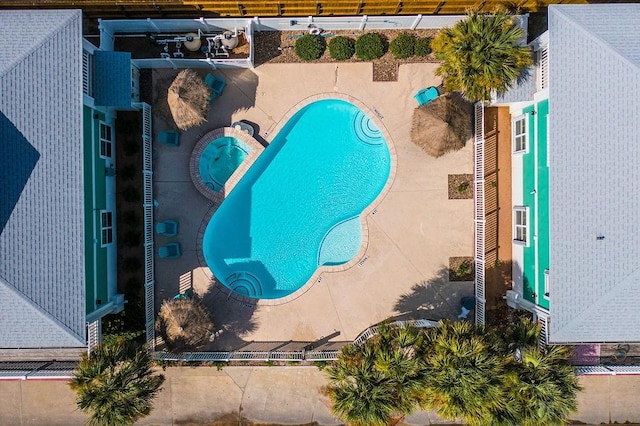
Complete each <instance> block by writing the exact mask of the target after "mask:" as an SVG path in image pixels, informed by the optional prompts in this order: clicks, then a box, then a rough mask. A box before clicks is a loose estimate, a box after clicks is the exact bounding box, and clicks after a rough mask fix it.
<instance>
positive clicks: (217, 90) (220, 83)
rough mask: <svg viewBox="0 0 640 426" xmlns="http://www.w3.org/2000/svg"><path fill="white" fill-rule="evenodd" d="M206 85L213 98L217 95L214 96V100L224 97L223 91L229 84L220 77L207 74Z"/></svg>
mask: <svg viewBox="0 0 640 426" xmlns="http://www.w3.org/2000/svg"><path fill="white" fill-rule="evenodd" d="M204 84H206V85H207V86H209V88H210V89H211V93H212V96H213V94H215V96H213V98H215V97H216V96H220V95H222V91H223V90H224V88H225V87H226V85H227V82H226V81H224V78H222V77H220V76H218V75H213V74H207V75H206V77H205V78H204Z"/></svg>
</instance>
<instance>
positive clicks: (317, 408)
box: [0, 367, 640, 426]
mask: <svg viewBox="0 0 640 426" xmlns="http://www.w3.org/2000/svg"><path fill="white" fill-rule="evenodd" d="M164 374H165V376H166V378H167V380H166V382H165V384H164V389H163V391H162V392H161V394H160V395H159V397H158V399H157V400H156V403H155V409H154V410H153V411H152V413H151V415H150V416H149V417H147V418H145V419H143V420H142V421H141V422H139V423H138V424H141V425H158V426H160V425H167V426H169V425H178V424H180V425H185V424H187V425H204V424H206V425H210V426H222V425H224V426H231V425H234V426H237V425H239V424H240V423H239V420H238V419H239V416H241V417H242V419H244V420H245V421H243V423H242V424H244V425H248V424H250V423H249V422H256V423H261V424H265V423H267V424H282V425H285V424H286V425H309V424H317V425H338V424H341V423H340V421H338V419H336V418H334V417H333V416H332V415H331V410H330V409H329V401H328V399H327V398H326V397H325V396H323V395H322V394H321V393H320V389H321V388H322V386H324V385H325V384H326V379H325V374H324V373H323V372H321V371H319V370H318V369H317V368H316V367H226V368H224V369H223V370H222V371H218V370H217V369H216V368H215V367H211V368H209V367H199V368H189V367H174V368H167V370H166V371H165V372H164ZM580 383H581V385H582V386H583V387H584V392H582V393H581V394H580V395H579V398H578V403H579V413H578V414H576V415H574V416H573V417H572V419H573V420H576V421H578V422H580V423H581V424H593V425H596V424H601V423H607V424H608V423H614V422H617V423H625V422H636V423H638V422H640V406H638V404H637V403H636V395H638V393H639V392H640V376H581V378H580ZM74 397H75V395H74V393H73V392H72V391H71V389H70V388H69V386H68V385H67V383H66V382H65V381H0V424H1V425H7V426H13V425H34V426H36V425H46V426H56V425H61V426H63V425H64V426H74V425H83V424H84V422H85V421H86V416H84V415H83V414H82V413H80V412H79V411H77V410H76V407H75V404H74ZM246 421H249V422H246ZM402 424H404V425H407V426H408V425H420V426H422V425H434V424H447V423H446V422H444V421H443V420H442V419H440V418H438V417H437V416H436V415H435V414H433V413H430V412H419V413H417V414H414V415H412V416H409V417H407V418H406V419H405V421H404V423H402Z"/></svg>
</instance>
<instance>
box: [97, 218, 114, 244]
mask: <svg viewBox="0 0 640 426" xmlns="http://www.w3.org/2000/svg"><path fill="white" fill-rule="evenodd" d="M100 227H101V228H102V245H103V246H106V245H107V244H111V243H112V242H113V215H112V213H111V212H100Z"/></svg>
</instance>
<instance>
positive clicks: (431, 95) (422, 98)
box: [413, 86, 440, 105]
mask: <svg viewBox="0 0 640 426" xmlns="http://www.w3.org/2000/svg"><path fill="white" fill-rule="evenodd" d="M439 95H440V94H439V93H438V89H437V88H435V87H434V86H431V87H427V88H426V89H422V90H420V91H419V92H418V93H416V94H415V95H414V96H413V97H414V98H415V99H416V101H418V105H426V104H428V103H429V102H431V101H432V100H434V99H435V98H437V97H438V96H439Z"/></svg>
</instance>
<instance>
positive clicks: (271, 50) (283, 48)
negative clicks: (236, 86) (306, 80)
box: [253, 30, 438, 81]
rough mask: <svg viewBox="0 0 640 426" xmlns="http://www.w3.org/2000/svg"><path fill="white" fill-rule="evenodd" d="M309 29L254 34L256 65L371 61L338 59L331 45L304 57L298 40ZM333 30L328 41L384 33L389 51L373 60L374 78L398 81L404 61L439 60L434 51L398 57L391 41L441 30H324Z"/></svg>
mask: <svg viewBox="0 0 640 426" xmlns="http://www.w3.org/2000/svg"><path fill="white" fill-rule="evenodd" d="M307 33H308V31H306V30H305V31H286V32H284V31H261V32H257V33H255V34H254V36H253V43H254V54H255V57H254V62H255V65H256V66H259V65H262V64H265V63H302V62H309V63H331V62H335V63H340V62H369V61H361V60H359V59H358V58H356V56H355V55H354V56H353V57H351V58H350V59H347V60H344V61H336V60H334V59H332V58H331V56H330V55H329V49H328V48H327V49H325V51H324V53H323V54H322V56H321V57H320V58H319V59H316V60H312V61H303V60H301V59H300V58H299V57H298V56H297V55H296V53H295V50H294V46H295V43H296V40H297V39H298V38H300V37H301V36H303V35H304V34H307ZM327 33H330V34H331V36H328V37H324V39H325V41H326V42H327V43H328V42H329V41H330V40H331V38H332V37H333V36H345V37H349V38H352V39H354V40H355V39H357V38H358V37H359V36H360V35H362V34H366V33H378V34H380V35H381V36H382V38H383V41H384V45H385V53H384V55H382V57H380V58H379V59H374V60H372V61H370V62H372V63H373V76H372V78H373V81H396V80H397V79H398V66H399V65H400V64H404V63H416V62H437V61H436V60H435V58H434V57H433V54H429V55H427V56H412V57H410V58H407V59H397V58H396V57H395V56H394V55H393V54H392V53H391V51H390V50H389V43H390V42H391V41H392V40H394V39H395V38H396V37H397V36H398V35H399V34H400V33H409V34H411V35H413V36H414V37H416V38H424V37H431V38H433V37H434V36H435V35H436V34H437V33H438V31H437V30H372V31H358V30H336V31H334V30H331V31H326V32H325V33H324V34H327Z"/></svg>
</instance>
